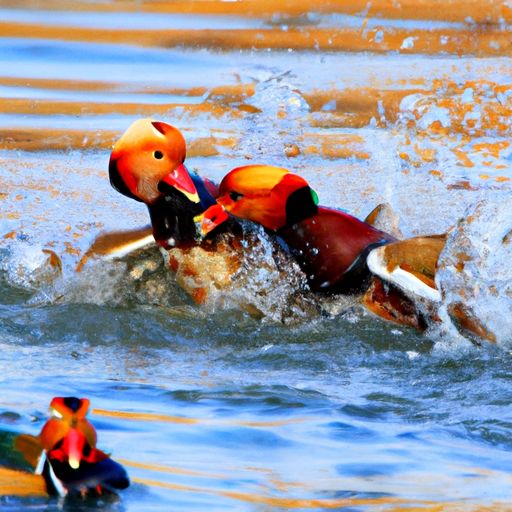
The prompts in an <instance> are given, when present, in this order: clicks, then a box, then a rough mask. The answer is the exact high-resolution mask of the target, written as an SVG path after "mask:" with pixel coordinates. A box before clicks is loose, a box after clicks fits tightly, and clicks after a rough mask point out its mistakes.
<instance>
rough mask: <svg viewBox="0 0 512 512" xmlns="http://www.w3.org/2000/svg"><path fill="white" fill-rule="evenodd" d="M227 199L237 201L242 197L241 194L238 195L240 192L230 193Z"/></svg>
mask: <svg viewBox="0 0 512 512" xmlns="http://www.w3.org/2000/svg"><path fill="white" fill-rule="evenodd" d="M229 197H230V198H231V199H232V200H233V201H238V200H239V199H240V198H241V197H244V195H243V194H240V192H235V191H233V192H230V193H229Z"/></svg>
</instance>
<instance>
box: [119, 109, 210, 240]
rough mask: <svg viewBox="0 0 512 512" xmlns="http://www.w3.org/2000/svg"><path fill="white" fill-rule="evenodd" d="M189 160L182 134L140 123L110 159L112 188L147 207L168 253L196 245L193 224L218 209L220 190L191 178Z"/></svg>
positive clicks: (144, 121)
mask: <svg viewBox="0 0 512 512" xmlns="http://www.w3.org/2000/svg"><path fill="white" fill-rule="evenodd" d="M185 155H186V145H185V139H184V138H183V135H182V134H181V132H180V131H179V130H178V129H177V128H175V127H173V126H171V125H169V124H167V123H163V122H160V121H153V120H151V119H139V120H138V121H135V122H134V123H133V124H132V125H131V126H130V127H129V128H128V129H127V130H126V132H125V133H124V134H123V135H122V136H121V138H120V139H119V140H118V141H117V142H116V144H115V145H114V148H113V150H112V154H111V157H110V163H109V176H110V183H111V184H112V186H113V187H114V188H115V189H116V190H117V191H119V192H120V193H121V194H123V195H125V196H127V197H130V198H132V199H135V200H137V201H141V202H143V203H145V204H146V205H147V207H148V209H149V215H150V218H151V225H152V228H153V236H154V238H155V240H156V241H157V243H158V244H159V245H161V246H162V247H165V248H168V247H173V246H175V245H183V244H189V243H192V244H193V243H196V237H197V233H196V226H195V223H194V220H193V219H194V217H195V216H196V215H199V214H201V213H202V212H204V211H205V210H206V209H207V208H208V207H209V206H211V205H213V204H215V200H214V199H213V197H212V189H215V187H214V186H213V185H212V184H211V183H209V182H207V180H202V179H201V178H199V176H197V175H195V174H193V173H189V171H188V170H187V168H186V167H185V165H184V164H183V162H184V160H185ZM215 192H216V190H215Z"/></svg>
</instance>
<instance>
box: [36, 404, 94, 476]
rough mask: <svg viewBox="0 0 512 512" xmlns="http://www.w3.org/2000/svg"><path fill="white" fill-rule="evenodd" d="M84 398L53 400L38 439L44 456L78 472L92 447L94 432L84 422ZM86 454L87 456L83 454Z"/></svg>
mask: <svg viewBox="0 0 512 512" xmlns="http://www.w3.org/2000/svg"><path fill="white" fill-rule="evenodd" d="M89 405H90V402H89V400H88V399H87V398H75V397H56V398H54V399H53V400H52V401H51V403H50V413H51V415H52V417H51V418H50V419H49V420H48V421H47V422H46V423H45V425H44V427H43V429H42V430H41V433H40V434H39V440H40V443H41V446H42V448H43V449H44V450H45V451H46V452H47V454H48V457H53V458H56V459H58V460H60V461H61V462H67V463H68V464H69V466H70V467H71V468H72V469H78V468H79V467H80V463H81V461H82V460H86V459H87V458H88V455H90V449H91V448H92V449H94V448H95V447H96V431H95V430H94V427H93V426H92V425H91V423H90V422H89V421H88V420H87V419H86V415H87V412H88V411H89ZM86 452H87V453H86Z"/></svg>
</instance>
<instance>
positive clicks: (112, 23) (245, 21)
mask: <svg viewBox="0 0 512 512" xmlns="http://www.w3.org/2000/svg"><path fill="white" fill-rule="evenodd" d="M0 19H1V20H2V21H8V22H15V23H35V24H40V25H54V26H69V27H90V28H104V29H108V28H112V29H122V30H130V29H146V30H158V29H171V28H179V29H187V28H189V29H192V30H197V29H199V30H200V29H213V30H222V29H230V30H239V29H250V28H263V27H265V26H267V27H268V26H269V22H272V25H276V26H278V27H282V28H283V29H286V27H288V26H295V25H297V22H298V24H299V25H300V26H315V27H321V28H328V27H353V26H356V27H357V26H358V25H361V28H363V29H364V28H374V27H383V28H390V27H400V28H408V29H423V30H424V29H436V28H447V29H448V28H451V29H462V28H465V26H466V25H465V24H464V23H460V22H443V21H436V20H407V19H384V18H373V17H366V15H365V13H364V11H363V12H362V13H361V16H360V17H357V16H350V15H347V14H330V15H326V14H316V13H310V14H308V15H306V16H305V17H304V18H299V19H298V20H296V19H293V18H292V19H287V18H286V17H285V16H284V17H283V16H279V15H274V16H273V17H272V18H271V19H267V20H265V19H263V20H259V19H258V18H256V17H241V16H239V17H237V16H227V15H210V16H208V15H203V16H201V15H197V14H178V13H174V14H166V13H159V14H154V13H130V12H117V13H105V12H97V13H95V12H80V13H77V12H69V11H44V10H37V11H34V10H31V11H27V10H21V9H20V10H17V9H0Z"/></svg>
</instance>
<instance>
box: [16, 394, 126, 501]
mask: <svg viewBox="0 0 512 512" xmlns="http://www.w3.org/2000/svg"><path fill="white" fill-rule="evenodd" d="M89 406H90V402H89V400H88V399H87V398H76V397H55V398H54V399H53V400H52V401H51V403H50V413H51V418H50V419H49V420H48V421H47V422H46V423H45V424H44V426H43V428H42V430H41V432H40V434H39V436H38V437H33V436H28V435H22V436H19V437H18V438H17V440H16V445H17V447H18V449H19V450H20V451H21V452H22V453H23V454H24V455H25V456H26V458H27V460H29V461H33V459H34V457H33V452H34V451H35V452H36V453H37V456H36V461H37V463H36V468H35V472H36V474H41V475H42V476H43V477H44V480H45V482H46V488H47V491H48V493H49V494H57V495H60V496H66V495H68V494H82V495H86V494H90V493H96V494H102V493H103V492H105V491H115V490H118V489H125V488H126V487H128V486H129V485H130V480H129V478H128V475H127V473H126V471H125V469H124V468H123V467H122V466H121V465H120V464H119V463H117V462H115V461H114V460H112V459H111V458H110V457H109V456H108V455H107V454H106V453H105V452H103V451H101V450H99V449H98V448H96V443H97V435H96V430H95V429H94V427H93V426H92V424H91V423H90V422H89V420H88V419H87V418H86V415H87V413H88V411H89ZM31 452H32V456H31V455H30V453H31Z"/></svg>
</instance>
